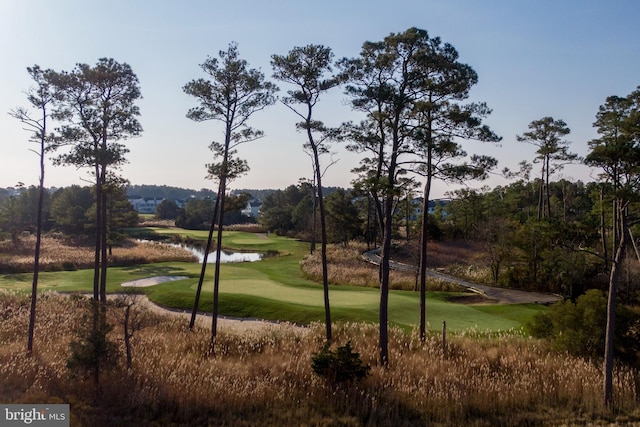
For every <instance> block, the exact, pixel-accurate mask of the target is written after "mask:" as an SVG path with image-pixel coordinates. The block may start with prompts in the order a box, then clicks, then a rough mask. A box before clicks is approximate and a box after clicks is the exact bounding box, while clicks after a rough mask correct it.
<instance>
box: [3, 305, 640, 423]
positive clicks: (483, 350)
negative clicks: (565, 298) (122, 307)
mask: <svg viewBox="0 0 640 427" xmlns="http://www.w3.org/2000/svg"><path fill="white" fill-rule="evenodd" d="M0 308H1V311H0V313H1V314H0V401H2V402H5V403H12V402H49V403H52V402H64V403H70V405H71V414H72V416H73V418H72V425H101V426H105V425H158V426H164V425H189V426H193V425H213V426H217V425H220V426H222V425H226V426H276V425H278V426H279V425H307V426H316V425H324V426H329V425H342V426H413V425H442V426H444V425H451V426H460V425H471V426H496V425H498V426H499V425H503V426H518V425H588V424H591V423H593V424H598V423H601V422H602V423H605V422H606V423H616V422H618V423H620V424H621V425H622V424H623V423H625V422H630V423H632V422H640V411H638V409H637V395H638V386H637V384H638V376H639V374H638V371H637V370H636V369H630V368H624V367H618V368H617V370H616V375H615V382H616V384H615V390H616V396H615V402H616V411H615V413H613V414H610V413H608V412H606V411H605V410H604V408H603V406H602V404H601V399H600V394H601V383H602V375H601V374H600V370H599V365H598V364H594V363H592V362H590V361H588V360H584V359H580V358H576V357H571V356H568V355H566V354H557V353H553V352H551V351H550V350H549V349H548V348H547V347H546V346H545V345H544V344H542V343H541V342H539V341H535V340H531V339H528V338H525V337H523V336H521V335H518V334H516V333H503V334H500V335H498V336H494V337H492V338H486V337H484V338H479V336H481V335H482V334H480V333H476V332H474V331H470V332H469V333H467V334H463V335H461V336H456V337H450V339H449V340H448V342H449V345H448V349H447V353H446V357H443V353H442V347H441V342H440V339H439V337H438V336H437V335H433V336H430V337H429V339H428V340H427V342H425V343H422V342H420V341H419V339H418V336H417V334H415V333H412V334H406V333H403V332H401V331H399V330H395V329H393V330H391V331H390V332H391V333H390V361H391V365H390V367H389V368H388V369H385V368H382V367H380V366H379V365H378V363H377V359H378V357H377V356H378V353H377V337H378V331H377V329H376V327H375V326H372V325H365V324H342V325H336V326H335V328H334V340H335V343H336V344H337V345H342V344H344V343H346V341H347V340H350V341H351V343H352V345H353V348H354V350H355V351H357V352H360V353H361V357H362V359H363V361H364V362H365V363H369V364H371V365H372V370H371V376H370V377H369V378H367V379H366V380H364V381H362V382H360V383H356V384H351V385H344V386H331V385H329V384H326V383H325V382H324V381H323V380H322V379H320V378H318V377H317V376H315V375H314V374H313V373H312V370H311V356H312V354H313V353H314V352H315V351H317V350H318V349H319V348H320V346H321V344H322V343H323V331H324V329H323V327H322V325H313V326H311V327H310V328H308V329H307V330H304V331H302V330H300V329H299V328H296V327H292V326H284V327H277V326H275V325H274V326H273V327H269V328H260V329H245V330H244V332H240V333H239V332H234V330H232V329H229V330H225V329H224V328H221V329H220V331H219V334H218V340H217V349H218V352H217V354H216V356H215V357H211V356H208V355H207V349H208V343H209V330H208V327H207V325H208V323H207V322H202V323H199V324H198V325H197V327H196V329H195V330H194V331H193V332H190V331H189V330H188V329H187V321H186V320H185V319H184V318H181V317H175V316H172V317H167V316H159V315H151V314H150V315H151V316H155V317H154V318H155V321H154V322H151V323H150V324H149V326H148V327H147V328H145V329H143V330H140V331H139V332H138V333H137V334H136V335H135V336H134V339H133V368H132V369H131V370H130V371H126V370H125V369H124V367H120V368H118V369H117V370H116V371H114V372H111V373H105V374H104V375H103V376H102V381H101V388H100V389H99V390H95V389H94V387H93V384H92V382H91V381H85V380H81V379H76V380H71V379H70V376H69V373H68V372H67V370H66V366H65V361H66V359H67V358H68V357H69V348H68V345H69V342H70V340H71V339H73V338H74V329H75V327H76V325H77V322H78V321H79V319H80V318H81V314H82V312H83V310H88V306H87V302H86V301H84V300H82V299H77V298H64V297H60V296H56V295H55V294H45V295H43V296H42V297H41V298H40V301H39V313H40V314H39V316H38V323H37V328H36V342H35V348H34V350H35V352H34V354H33V356H32V357H31V358H28V357H26V356H25V348H26V330H27V322H28V302H27V299H26V297H20V296H16V295H14V294H10V293H3V294H2V295H1V296H0ZM119 330H120V329H119V328H115V329H114V330H113V331H112V339H114V340H119V339H120V337H119ZM482 336H484V335H482ZM119 342H120V345H121V346H122V342H121V340H120V341H119ZM122 359H124V357H123V358H122ZM121 366H124V362H123V361H122V363H121Z"/></svg>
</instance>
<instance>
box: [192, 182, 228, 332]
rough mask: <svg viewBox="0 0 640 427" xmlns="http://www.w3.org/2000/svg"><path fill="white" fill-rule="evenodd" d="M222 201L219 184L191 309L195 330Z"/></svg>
mask: <svg viewBox="0 0 640 427" xmlns="http://www.w3.org/2000/svg"><path fill="white" fill-rule="evenodd" d="M219 202H220V186H218V197H216V204H215V205H214V208H213V217H212V218H211V226H210V227H209V236H208V237H207V246H206V247H205V248H204V254H203V257H202V267H201V268H200V278H199V279H198V288H197V289H196V298H195V301H194V302H193V310H191V320H190V321H189V330H190V331H192V330H193V326H194V325H195V323H196V315H197V314H198V307H199V306H200V294H201V293H202V284H203V283H204V274H205V272H206V270H207V263H208V262H209V251H210V250H211V243H212V242H213V230H214V229H215V228H216V221H217V216H218V204H219Z"/></svg>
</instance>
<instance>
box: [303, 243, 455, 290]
mask: <svg viewBox="0 0 640 427" xmlns="http://www.w3.org/2000/svg"><path fill="white" fill-rule="evenodd" d="M366 250H367V245H366V244H365V243H359V242H351V243H349V245H348V246H346V247H345V246H343V245H328V246H327V261H328V265H327V271H328V273H329V283H330V284H332V285H344V284H349V285H355V286H366V287H378V286H379V285H380V280H379V278H378V274H379V268H378V266H377V265H374V264H371V263H369V262H367V261H365V260H364V259H363V258H362V256H361V255H362V253H363V252H364V251H366ZM392 259H393V260H397V261H400V262H403V263H406V264H408V265H415V261H412V260H411V259H410V257H409V255H408V254H407V253H406V252H404V251H398V250H396V252H395V253H394V254H393V255H392ZM441 259H444V258H441ZM448 259H449V258H448ZM300 265H301V267H302V271H303V272H304V274H305V276H306V277H307V278H309V279H312V280H316V281H321V280H322V264H321V254H320V250H317V251H315V252H314V253H313V254H309V255H307V256H305V257H304V259H303V260H302V261H301V262H300ZM433 265H438V264H433ZM430 266H431V265H430ZM389 281H390V287H391V289H398V290H412V289H414V288H415V284H416V275H415V273H411V272H406V271H398V270H391V271H390V272H389ZM427 287H428V289H429V290H432V291H436V290H442V291H459V290H462V289H460V288H458V287H457V286H455V285H453V284H451V283H447V282H443V281H441V280H438V279H435V278H429V281H428V282H427Z"/></svg>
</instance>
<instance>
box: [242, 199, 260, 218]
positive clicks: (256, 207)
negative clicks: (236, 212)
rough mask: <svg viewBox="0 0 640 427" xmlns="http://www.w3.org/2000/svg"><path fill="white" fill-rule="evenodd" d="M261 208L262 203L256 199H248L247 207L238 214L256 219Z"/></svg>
mask: <svg viewBox="0 0 640 427" xmlns="http://www.w3.org/2000/svg"><path fill="white" fill-rule="evenodd" d="M261 207H262V202H261V201H260V200H258V199H249V200H248V201H247V206H245V207H244V209H242V210H241V211H240V212H241V213H242V215H244V216H247V217H249V218H258V215H259V214H260V208H261Z"/></svg>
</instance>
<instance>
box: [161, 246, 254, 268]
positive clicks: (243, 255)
mask: <svg viewBox="0 0 640 427" xmlns="http://www.w3.org/2000/svg"><path fill="white" fill-rule="evenodd" d="M172 245H173V246H177V247H180V248H183V249H186V250H188V251H189V252H191V253H193V254H194V255H195V256H197V257H198V262H200V263H201V262H202V261H203V260H204V248H199V247H195V246H190V245H177V244H172ZM216 252H217V251H213V252H210V253H209V257H208V258H207V264H214V263H215V262H216ZM262 256H263V254H261V253H258V252H227V251H222V252H220V262H221V263H228V262H255V261H260V260H261V259H262Z"/></svg>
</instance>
